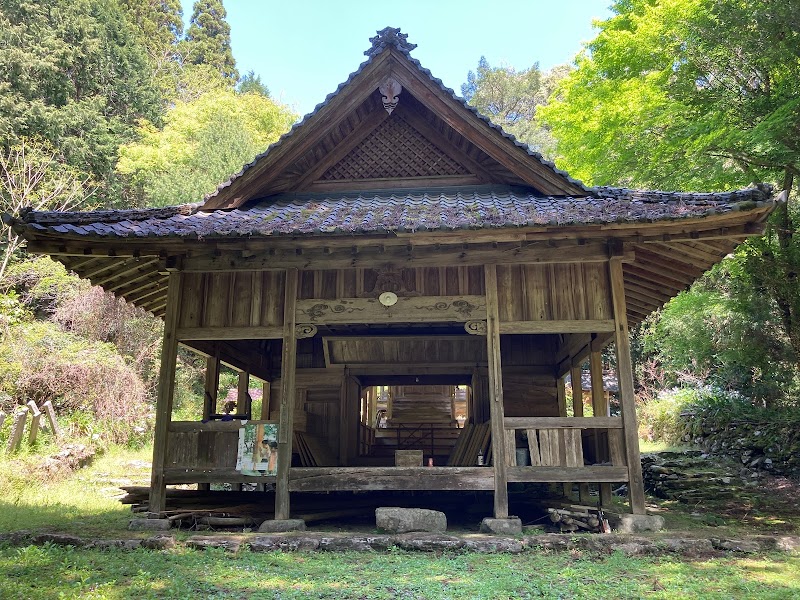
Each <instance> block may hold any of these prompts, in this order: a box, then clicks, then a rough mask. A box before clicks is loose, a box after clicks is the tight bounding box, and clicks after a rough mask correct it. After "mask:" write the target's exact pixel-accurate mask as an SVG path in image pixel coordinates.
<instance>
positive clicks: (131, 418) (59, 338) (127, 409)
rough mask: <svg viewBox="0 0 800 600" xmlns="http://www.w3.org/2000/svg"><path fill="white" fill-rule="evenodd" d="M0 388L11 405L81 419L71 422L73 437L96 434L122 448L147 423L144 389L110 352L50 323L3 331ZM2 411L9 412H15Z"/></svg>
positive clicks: (113, 351) (6, 408)
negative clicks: (48, 407)
mask: <svg viewBox="0 0 800 600" xmlns="http://www.w3.org/2000/svg"><path fill="white" fill-rule="evenodd" d="M0 386H1V387H0V394H2V393H5V394H6V395H7V397H8V398H11V401H10V402H11V403H12V404H25V403H26V402H28V401H30V400H33V401H34V402H36V403H37V404H38V405H41V404H43V403H44V402H46V401H47V400H50V401H52V402H53V406H54V407H55V408H56V409H57V411H58V412H59V413H62V414H70V415H75V414H78V413H85V414H86V415H87V417H85V418H84V419H83V420H82V421H81V420H74V419H73V420H72V422H74V423H79V424H78V425H76V427H75V428H76V429H77V431H75V432H74V433H78V434H93V433H99V434H100V435H101V436H102V437H104V438H106V439H107V440H108V441H113V442H118V443H125V442H127V441H128V439H129V437H130V435H131V433H132V431H133V428H134V427H135V426H136V425H137V424H138V423H141V422H144V420H145V418H146V413H147V403H146V394H145V386H144V384H143V382H142V380H141V378H140V377H139V376H138V375H137V373H136V371H135V370H134V369H133V368H132V367H130V366H129V365H128V364H126V363H125V361H124V360H123V358H122V357H121V356H120V355H119V354H118V353H117V352H116V350H115V348H114V346H112V345H111V344H104V343H100V342H92V341H87V340H85V339H82V338H81V337H79V336H77V335H74V334H72V333H69V332H64V331H61V330H60V329H59V328H58V327H57V326H55V325H53V324H52V323H47V322H31V323H22V324H19V325H16V326H11V327H8V328H7V329H6V330H5V332H4V333H3V339H2V344H0ZM2 397H3V396H2V395H0V398H2ZM5 402H6V403H8V402H9V400H6V401H5ZM2 408H3V410H5V411H6V412H10V411H13V409H14V406H13V405H12V406H8V407H5V406H4V407H2ZM88 415H91V418H88Z"/></svg>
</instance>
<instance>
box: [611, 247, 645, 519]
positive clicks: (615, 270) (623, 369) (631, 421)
mask: <svg viewBox="0 0 800 600" xmlns="http://www.w3.org/2000/svg"><path fill="white" fill-rule="evenodd" d="M608 270H609V279H610V281H611V297H612V299H613V302H614V321H615V325H616V327H615V330H614V341H615V343H616V347H617V377H618V378H619V402H620V407H621V409H622V424H623V427H624V429H623V431H624V434H625V457H626V460H627V463H628V498H629V500H630V505H631V512H632V513H633V514H635V515H643V514H645V502H644V482H643V481H642V460H641V457H640V456H639V436H638V431H637V429H638V427H637V423H636V406H635V403H634V393H633V363H632V361H631V341H630V335H629V333H628V317H627V315H626V305H625V280H624V278H623V273H622V260H621V259H620V258H617V257H612V258H611V260H610V261H609V269H608Z"/></svg>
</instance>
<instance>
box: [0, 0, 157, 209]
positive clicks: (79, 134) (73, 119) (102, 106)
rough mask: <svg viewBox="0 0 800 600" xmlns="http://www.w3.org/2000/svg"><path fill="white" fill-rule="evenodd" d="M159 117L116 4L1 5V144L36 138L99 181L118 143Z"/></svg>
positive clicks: (141, 59)
mask: <svg viewBox="0 0 800 600" xmlns="http://www.w3.org/2000/svg"><path fill="white" fill-rule="evenodd" d="M160 109H161V103H160V99H159V97H158V93H157V91H156V89H155V88H154V86H153V85H152V81H151V80H150V76H149V69H148V64H147V57H146V54H145V51H144V49H143V48H142V47H141V46H140V45H139V44H138V43H137V40H136V36H135V34H134V33H133V30H132V28H131V26H130V23H129V22H128V21H127V20H126V18H125V14H124V13H123V12H122V11H121V9H120V8H119V6H118V5H117V4H116V2H114V1H112V0H52V1H50V2H33V1H30V0H2V1H0V139H2V140H4V143H5V144H14V143H18V142H19V140H20V139H21V138H22V137H28V138H41V139H43V140H46V141H47V142H49V143H50V144H51V145H52V146H53V147H54V148H55V149H56V150H57V152H58V156H59V158H63V160H65V161H66V163H67V164H69V165H70V166H72V167H74V168H76V169H78V170H79V171H81V172H82V173H85V174H88V175H90V176H91V177H93V178H94V179H95V180H97V181H104V180H105V179H106V178H107V177H108V176H109V175H113V166H114V163H115V160H116V149H117V146H118V144H119V142H120V140H121V139H126V137H128V136H129V135H130V133H131V128H132V126H133V124H134V123H135V122H136V121H137V120H138V119H140V118H147V119H151V120H156V119H157V117H158V115H159V112H160ZM106 199H107V198H106V197H104V200H106Z"/></svg>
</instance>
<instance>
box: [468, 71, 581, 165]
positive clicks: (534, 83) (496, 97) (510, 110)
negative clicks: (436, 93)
mask: <svg viewBox="0 0 800 600" xmlns="http://www.w3.org/2000/svg"><path fill="white" fill-rule="evenodd" d="M564 74H565V69H564V68H563V67H556V68H555V69H553V71H551V72H550V73H542V72H541V71H540V70H539V65H538V64H534V65H533V66H532V67H530V68H529V69H525V70H524V71H516V70H515V69H514V68H513V67H506V66H500V67H492V66H490V65H489V63H488V61H487V60H486V58H485V57H483V56H481V59H480V61H478V68H477V70H476V71H475V72H473V71H470V72H469V73H468V74H467V83H465V84H463V85H462V86H461V93H462V95H463V96H464V98H465V99H466V100H467V102H469V103H470V104H471V105H472V106H474V107H475V108H477V109H478V112H480V113H481V114H483V115H485V116H487V117H489V118H490V119H491V120H492V121H494V122H495V123H497V124H498V125H500V126H501V127H502V128H503V129H504V130H505V131H507V132H508V133H511V134H513V135H514V136H515V137H516V138H517V139H518V140H519V141H521V142H524V143H526V144H528V145H529V146H530V147H531V148H532V149H533V150H535V151H537V152H540V153H542V154H546V155H549V154H551V153H552V150H553V145H554V144H553V139H552V136H551V134H550V132H549V130H548V129H547V128H546V127H544V126H543V125H542V124H541V123H540V122H539V121H538V119H537V110H538V109H539V107H541V106H542V105H544V104H545V103H546V102H547V98H548V97H549V96H550V93H551V92H552V89H553V87H554V85H555V83H556V82H557V81H558V80H559V79H560V78H562V77H563V76H564Z"/></svg>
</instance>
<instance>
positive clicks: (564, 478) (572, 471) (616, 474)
mask: <svg viewBox="0 0 800 600" xmlns="http://www.w3.org/2000/svg"><path fill="white" fill-rule="evenodd" d="M508 481H509V482H514V483H562V482H581V483H598V482H611V481H628V468H627V467H607V466H595V465H592V466H586V467H509V468H508Z"/></svg>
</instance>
